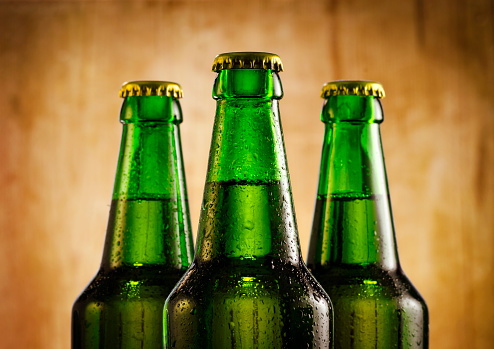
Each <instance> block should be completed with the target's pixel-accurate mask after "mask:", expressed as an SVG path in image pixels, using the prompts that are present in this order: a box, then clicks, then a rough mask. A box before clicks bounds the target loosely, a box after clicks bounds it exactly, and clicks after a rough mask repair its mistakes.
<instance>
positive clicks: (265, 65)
mask: <svg viewBox="0 0 494 349" xmlns="http://www.w3.org/2000/svg"><path fill="white" fill-rule="evenodd" d="M224 69H271V70H273V71H277V72H281V71H283V63H281V58H280V57H279V56H278V55H276V54H274V53H267V52H229V53H222V54H219V55H217V56H216V57H215V59H214V62H213V67H212V70H213V71H214V72H219V71H220V70H224Z"/></svg>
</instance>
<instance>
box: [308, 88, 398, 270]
mask: <svg viewBox="0 0 494 349" xmlns="http://www.w3.org/2000/svg"><path fill="white" fill-rule="evenodd" d="M322 120H323V121H324V122H325V124H326V127H325V134H324V144H323V149H322V159H321V169H320V177H319V186H318V195H317V201H316V212H315V216H314V222H313V227H312V235H311V242H310V249H309V256H308V264H309V265H310V266H311V267H313V268H318V267H325V266H328V267H337V266H339V265H355V266H358V265H360V266H367V265H375V266H378V267H379V268H382V269H386V270H394V269H396V268H397V267H398V266H399V261H398V253H397V247H396V241H395V233H394V225H393V218H392V212H391V205H390V199H389V191H388V185H387V178H386V170H385V165H384V157H383V151H382V144H381V136H380V130H379V124H380V123H381V122H382V120H383V113H382V107H381V104H380V102H379V100H378V99H375V98H374V97H372V96H365V97H364V96H355V95H338V96H333V97H330V98H329V99H327V100H326V101H325V104H324V106H323V111H322Z"/></svg>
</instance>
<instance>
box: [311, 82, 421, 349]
mask: <svg viewBox="0 0 494 349" xmlns="http://www.w3.org/2000/svg"><path fill="white" fill-rule="evenodd" d="M322 96H323V98H325V102H324V106H323V110H322V115H321V119H322V121H323V122H324V123H325V127H326V129H325V134H324V144H323V149H322V159H321V171H320V177H319V187H318V192H317V201H316V207H315V214H314V222H313V226H312V235H311V240H310V245H309V255H308V258H307V264H308V266H309V268H310V269H311V271H312V273H313V275H314V276H315V277H316V279H317V280H318V281H319V282H320V283H321V285H322V286H323V287H324V289H325V290H326V292H328V294H329V296H330V297H331V301H332V302H333V306H334V316H335V348H336V349H371V348H372V349H374V348H386V349H391V348H399V349H402V348H428V346H429V344H428V342H429V339H428V311H427V306H426V304H425V302H424V300H423V298H422V297H421V296H420V294H419V293H418V292H417V290H416V289H415V288H414V287H413V285H412V284H411V282H410V281H409V280H408V278H407V277H406V276H405V274H404V273H403V270H402V269H401V267H400V263H399V260H398V250H397V245H396V240H395V233H394V226H393V217H392V213H391V205H390V199H389V191H388V184H387V178H386V170H385V166H384V157H383V151H382V145H381V136H380V131H379V124H380V123H381V122H382V121H383V111H382V106H381V102H380V98H381V97H384V90H383V89H382V86H381V85H380V84H379V83H375V82H368V81H336V82H331V83H327V84H326V85H325V86H324V87H323V91H322Z"/></svg>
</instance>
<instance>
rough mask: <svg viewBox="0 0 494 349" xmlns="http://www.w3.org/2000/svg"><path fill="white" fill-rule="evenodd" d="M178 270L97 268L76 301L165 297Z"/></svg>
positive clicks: (176, 280) (172, 284)
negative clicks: (106, 269) (109, 269)
mask: <svg viewBox="0 0 494 349" xmlns="http://www.w3.org/2000/svg"><path fill="white" fill-rule="evenodd" d="M183 273H184V271H183V270H180V269H171V270H167V269H160V268H159V267H144V268H139V269H131V268H118V269H115V270H111V271H104V270H101V269H100V270H99V271H98V273H97V274H96V275H95V276H94V278H93V279H92V280H91V281H90V282H89V284H88V285H87V286H86V287H85V288H84V290H83V291H82V292H81V294H80V295H79V296H78V297H77V299H76V301H75V303H74V306H75V305H76V304H77V303H81V304H85V303H91V302H105V301H108V302H110V301H117V300H120V301H125V300H131V299H133V298H139V299H145V298H160V299H162V300H163V302H164V300H165V299H166V297H167V296H168V294H169V293H170V292H171V290H172V289H173V287H175V285H176V284H177V283H178V281H179V280H180V278H181V277H182V276H183Z"/></svg>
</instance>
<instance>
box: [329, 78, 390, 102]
mask: <svg viewBox="0 0 494 349" xmlns="http://www.w3.org/2000/svg"><path fill="white" fill-rule="evenodd" d="M336 95H357V96H374V97H377V98H384V96H385V93H384V88H383V87H382V85H381V84H380V83H379V82H375V81H362V80H338V81H330V82H327V83H325V84H324V86H323V87H322V92H321V97H322V98H328V97H330V96H336Z"/></svg>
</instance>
